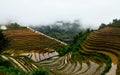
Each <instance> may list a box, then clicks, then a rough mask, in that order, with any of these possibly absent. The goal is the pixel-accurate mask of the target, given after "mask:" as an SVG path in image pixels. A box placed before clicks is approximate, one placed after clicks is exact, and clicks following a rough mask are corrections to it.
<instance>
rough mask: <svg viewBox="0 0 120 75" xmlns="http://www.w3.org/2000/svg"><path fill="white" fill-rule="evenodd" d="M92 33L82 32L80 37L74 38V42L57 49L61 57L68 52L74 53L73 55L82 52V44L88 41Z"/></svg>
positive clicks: (88, 30)
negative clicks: (87, 38)
mask: <svg viewBox="0 0 120 75" xmlns="http://www.w3.org/2000/svg"><path fill="white" fill-rule="evenodd" d="M90 32H91V30H90V29H87V30H86V31H84V32H80V33H79V34H78V35H76V36H75V37H74V40H73V42H72V43H71V44H68V45H67V46H64V47H60V48H58V49H56V50H57V52H58V53H59V55H60V56H63V55H65V54H66V53H68V52H72V53H73V54H75V53H76V52H79V50H82V48H81V46H80V44H81V43H82V42H83V41H84V40H85V39H86V37H87V36H88V35H89V33H90Z"/></svg>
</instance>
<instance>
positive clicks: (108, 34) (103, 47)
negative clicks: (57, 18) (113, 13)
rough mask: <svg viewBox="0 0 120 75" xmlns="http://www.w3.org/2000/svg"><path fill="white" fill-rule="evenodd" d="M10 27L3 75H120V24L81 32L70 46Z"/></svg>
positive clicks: (0, 62) (1, 56)
mask: <svg viewBox="0 0 120 75" xmlns="http://www.w3.org/2000/svg"><path fill="white" fill-rule="evenodd" d="M14 26H16V27H14ZM6 27H7V30H2V31H1V33H0V37H1V36H4V37H5V38H6V39H7V41H8V42H9V43H8V44H7V45H5V46H2V45H3V43H2V41H3V38H1V39H2V40H1V39H0V45H1V46H0V47H1V48H0V49H1V50H0V51H1V53H0V75H120V20H117V19H115V20H113V22H112V23H109V24H101V26H100V27H99V29H97V30H91V29H86V30H85V31H83V32H82V31H81V32H79V33H78V34H77V35H76V36H75V37H74V40H73V41H72V43H70V44H66V43H64V42H62V41H59V40H57V39H55V38H52V37H50V36H47V35H46V34H43V33H41V32H38V31H36V30H34V29H32V28H30V27H23V26H19V25H17V24H16V23H12V24H11V25H7V26H6Z"/></svg>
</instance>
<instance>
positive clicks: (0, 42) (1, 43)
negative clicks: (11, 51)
mask: <svg viewBox="0 0 120 75" xmlns="http://www.w3.org/2000/svg"><path fill="white" fill-rule="evenodd" d="M9 41H10V40H9V39H8V38H7V37H6V36H5V35H4V34H3V33H2V30H0V51H2V50H3V49H4V48H5V47H6V46H7V45H8V43H9Z"/></svg>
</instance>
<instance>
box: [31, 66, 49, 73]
mask: <svg viewBox="0 0 120 75" xmlns="http://www.w3.org/2000/svg"><path fill="white" fill-rule="evenodd" d="M29 75H49V71H48V70H47V69H46V68H43V67H41V68H39V69H37V70H36V71H33V72H31V73H29Z"/></svg>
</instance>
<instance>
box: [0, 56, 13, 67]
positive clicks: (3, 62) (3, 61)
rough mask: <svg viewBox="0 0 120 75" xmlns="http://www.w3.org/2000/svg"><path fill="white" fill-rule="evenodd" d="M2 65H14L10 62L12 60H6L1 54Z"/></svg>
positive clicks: (0, 62) (0, 64) (0, 63)
mask: <svg viewBox="0 0 120 75" xmlns="http://www.w3.org/2000/svg"><path fill="white" fill-rule="evenodd" d="M0 66H6V67H9V66H12V64H11V63H10V61H8V60H5V59H3V58H2V57H1V56H0Z"/></svg>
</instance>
